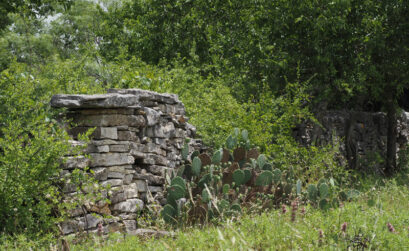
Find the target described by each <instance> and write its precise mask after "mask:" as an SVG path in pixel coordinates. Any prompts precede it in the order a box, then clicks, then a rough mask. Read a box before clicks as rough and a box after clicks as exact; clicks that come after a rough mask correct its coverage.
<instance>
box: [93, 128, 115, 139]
mask: <svg viewBox="0 0 409 251" xmlns="http://www.w3.org/2000/svg"><path fill="white" fill-rule="evenodd" d="M93 135H94V137H95V138H97V139H118V130H117V128H116V127H97V129H95V131H94V133H93Z"/></svg>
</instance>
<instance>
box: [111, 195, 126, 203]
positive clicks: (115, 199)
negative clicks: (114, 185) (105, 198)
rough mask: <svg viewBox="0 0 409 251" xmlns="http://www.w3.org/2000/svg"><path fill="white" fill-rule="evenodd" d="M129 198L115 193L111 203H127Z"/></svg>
mask: <svg viewBox="0 0 409 251" xmlns="http://www.w3.org/2000/svg"><path fill="white" fill-rule="evenodd" d="M126 199H127V198H126V196H125V193H115V194H114V195H113V196H112V197H111V199H110V200H111V203H112V204H116V203H119V202H122V201H125V200H126Z"/></svg>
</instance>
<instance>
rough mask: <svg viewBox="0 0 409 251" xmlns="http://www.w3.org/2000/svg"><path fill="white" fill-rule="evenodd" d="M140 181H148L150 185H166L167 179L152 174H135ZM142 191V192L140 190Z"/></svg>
mask: <svg viewBox="0 0 409 251" xmlns="http://www.w3.org/2000/svg"><path fill="white" fill-rule="evenodd" d="M134 177H135V178H136V179H138V180H146V181H147V182H148V184H149V185H163V184H165V178H164V177H162V176H156V175H153V174H150V173H146V174H135V176H134ZM139 191H141V190H139Z"/></svg>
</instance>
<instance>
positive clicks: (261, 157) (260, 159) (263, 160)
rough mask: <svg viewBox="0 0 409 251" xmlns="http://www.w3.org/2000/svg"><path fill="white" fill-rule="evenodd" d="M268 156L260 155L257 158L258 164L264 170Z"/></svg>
mask: <svg viewBox="0 0 409 251" xmlns="http://www.w3.org/2000/svg"><path fill="white" fill-rule="evenodd" d="M266 161H267V159H266V156H265V155H264V154H260V155H259V156H258V158H257V164H258V167H259V168H260V169H263V167H264V165H265V164H266Z"/></svg>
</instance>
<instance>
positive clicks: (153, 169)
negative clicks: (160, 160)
mask: <svg viewBox="0 0 409 251" xmlns="http://www.w3.org/2000/svg"><path fill="white" fill-rule="evenodd" d="M146 169H147V170H148V171H149V172H150V173H153V174H156V175H161V176H164V175H165V173H166V171H167V170H168V168H167V167H166V166H156V165H149V166H147V167H146Z"/></svg>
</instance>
